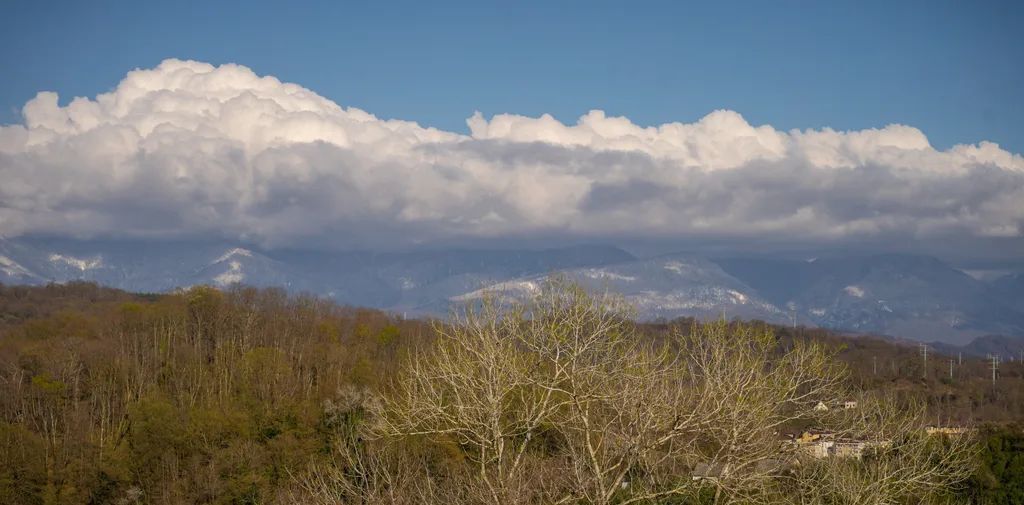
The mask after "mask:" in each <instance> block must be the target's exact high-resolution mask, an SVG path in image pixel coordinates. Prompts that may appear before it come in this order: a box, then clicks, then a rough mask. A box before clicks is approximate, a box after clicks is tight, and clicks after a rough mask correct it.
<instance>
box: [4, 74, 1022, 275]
mask: <svg viewBox="0 0 1024 505" xmlns="http://www.w3.org/2000/svg"><path fill="white" fill-rule="evenodd" d="M24 117H25V121H24V124H21V125H8V126H4V127H0V180H2V181H3V184H2V185H0V234H3V235H5V236H18V235H23V234H28V235H49V236H73V237H108V238H139V237H142V238H145V237H150V238H171V237H186V238H220V239H226V240H233V241H243V242H246V243H252V244H260V245H263V246H266V247H285V246H287V247H295V246H296V245H301V244H309V245H310V246H315V247H327V248H352V247H361V248H367V247H405V246H410V245H424V244H427V245H429V244H444V243H450V242H452V241H460V243H471V242H472V241H477V242H485V241H489V240H498V239H508V238H514V239H516V240H525V241H529V240H535V241H542V240H549V239H551V238H552V237H558V238H559V239H563V240H574V239H579V240H595V239H599V240H603V239H611V240H619V241H626V240H632V239H637V240H639V239H643V240H690V239H693V240H699V239H720V240H725V241H732V242H735V243H743V242H744V241H747V242H749V243H753V242H758V241H764V240H778V239H779V238H780V237H781V238H782V239H783V240H792V241H794V242H799V243H803V244H829V245H837V244H852V243H857V242H861V241H882V240H885V239H887V238H890V237H898V238H901V239H904V240H906V239H914V240H921V241H931V242H933V243H946V244H951V245H950V246H949V247H951V248H957V247H961V248H962V247H965V246H962V245H957V244H966V243H968V242H970V241H972V240H973V239H976V238H979V237H981V238H985V239H986V240H995V241H996V242H997V243H1000V244H1002V246H1001V247H1000V248H999V249H1000V250H996V248H994V247H993V248H992V250H990V251H979V252H978V253H979V254H981V255H985V254H992V255H998V254H1004V255H1006V254H1008V253H1006V251H1005V250H1006V248H1007V245H1008V247H1009V248H1010V249H1015V250H1020V247H1021V244H1022V243H1024V242H1022V240H1021V236H1022V231H1024V158H1022V157H1021V156H1020V155H1018V154H1014V153H1009V152H1006V151H1004V150H1002V149H1000V148H999V147H998V146H996V145H994V144H991V143H985V142H983V143H980V144H977V145H960V146H955V147H954V148H952V149H949V150H947V151H936V150H935V149H933V148H931V147H930V145H929V144H928V142H927V138H925V137H924V135H923V134H922V133H921V132H920V131H918V130H916V129H914V128H911V127H907V126H900V125H891V126H887V127H885V128H883V129H877V130H863V131H854V132H836V131H832V130H829V129H824V130H806V131H796V130H794V131H790V132H783V131H778V130H775V129H773V128H772V127H770V126H757V127H755V126H752V125H750V124H748V123H747V122H746V121H745V120H744V119H743V118H742V117H741V116H740V115H739V114H737V113H735V112H731V111H716V112H713V113H711V114H709V115H708V116H706V117H705V118H702V119H701V120H699V121H697V122H695V123H689V124H684V123H670V124H664V125H659V126H655V127H646V128H645V127H640V126H637V125H634V124H633V123H631V122H630V121H629V120H628V119H626V118H621V117H619V118H616V117H606V116H605V115H604V114H603V113H602V112H600V111H593V112H591V113H589V114H587V115H585V116H583V117H581V118H580V120H579V121H578V122H577V124H575V125H565V124H562V123H560V122H558V121H557V120H555V119H553V118H551V117H550V116H542V117H539V118H528V117H522V116H515V115H508V114H501V115H497V116H494V117H492V118H490V119H489V120H488V119H485V118H483V117H482V116H481V115H479V114H477V115H474V116H473V117H472V118H470V119H469V120H468V125H469V127H470V134H469V135H462V134H458V133H452V132H444V131H439V130H435V129H430V128H423V127H420V126H419V125H417V124H415V123H411V122H405V121H396V120H381V119H378V118H376V117H374V116H372V115H370V114H368V113H366V112H363V111H360V110H358V109H351V108H349V109H346V108H343V107H341V106H339V105H337V104H335V103H334V102H332V101H330V100H327V99H325V98H323V97H320V96H318V95H316V94H315V93H313V92H311V91H309V90H307V89H304V88H302V87H300V86H297V85H295V84H288V83H282V82H280V81H278V80H277V79H274V78H272V77H260V76H257V75H255V74H253V73H252V71H250V70H249V69H247V68H245V67H241V66H238V65H224V66H220V67H214V66H211V65H207V64H204V63H198V62H184V61H178V60H167V61H165V62H163V63H162V64H161V65H160V66H158V67H156V68H154V69H148V70H136V71H133V72H131V73H129V74H128V75H127V76H126V77H125V79H124V80H123V81H122V82H121V83H120V84H119V85H118V87H117V88H116V89H114V90H113V91H111V92H110V93H107V94H103V95H100V96H98V97H96V98H94V99H84V98H79V99H75V100H73V101H72V102H71V103H69V104H67V105H64V106H61V105H59V104H58V102H57V97H56V95H54V94H50V93H41V94H40V95H39V96H37V97H36V98H35V99H33V100H32V101H30V102H29V103H28V104H26V106H25V108H24ZM1009 254H1011V255H1012V254H1013V253H1009Z"/></svg>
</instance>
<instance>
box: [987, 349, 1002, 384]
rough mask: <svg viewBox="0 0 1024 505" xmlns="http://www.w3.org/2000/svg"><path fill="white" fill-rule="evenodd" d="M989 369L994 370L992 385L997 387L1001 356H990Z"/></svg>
mask: <svg viewBox="0 0 1024 505" xmlns="http://www.w3.org/2000/svg"><path fill="white" fill-rule="evenodd" d="M988 358H989V367H990V368H991V369H992V385H993V386H995V385H996V372H997V371H998V370H999V355H998V354H989V356H988Z"/></svg>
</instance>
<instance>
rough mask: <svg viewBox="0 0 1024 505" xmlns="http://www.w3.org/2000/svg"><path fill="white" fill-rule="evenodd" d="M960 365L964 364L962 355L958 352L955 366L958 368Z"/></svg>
mask: <svg viewBox="0 0 1024 505" xmlns="http://www.w3.org/2000/svg"><path fill="white" fill-rule="evenodd" d="M962 364H964V353H962V352H958V353H956V366H960V365H962Z"/></svg>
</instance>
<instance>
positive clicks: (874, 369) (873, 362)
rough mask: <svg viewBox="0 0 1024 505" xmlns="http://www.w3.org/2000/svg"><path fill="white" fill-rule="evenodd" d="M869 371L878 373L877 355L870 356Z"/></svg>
mask: <svg viewBox="0 0 1024 505" xmlns="http://www.w3.org/2000/svg"><path fill="white" fill-rule="evenodd" d="M871 373H873V374H875V375H878V356H872V357H871Z"/></svg>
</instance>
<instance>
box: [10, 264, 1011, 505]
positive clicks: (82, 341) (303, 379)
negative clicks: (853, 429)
mask: <svg viewBox="0 0 1024 505" xmlns="http://www.w3.org/2000/svg"><path fill="white" fill-rule="evenodd" d="M737 324H738V323H737ZM752 324H760V323H752ZM761 326H765V325H761ZM443 327H444V325H442V324H439V323H436V322H431V321H423V320H402V319H401V318H399V317H396V316H395V315H390V314H385V313H383V312H380V311H375V310H368V309H359V308H351V307H340V306H337V305H335V304H333V303H331V302H329V301H325V300H323V299H318V298H315V297H308V296H289V295H288V294H286V293H285V292H284V291H283V290H279V289H254V288H248V287H235V288H232V289H229V290H225V291H221V290H217V289H213V288H209V287H196V288H192V289H189V290H186V291H182V292H179V293H175V294H166V295H143V294H131V293H125V292H121V291H117V290H112V289H107V288H102V287H98V286H96V285H93V284H88V283H70V284H66V285H50V286H45V287H12V286H2V285H0V413H2V417H0V503H11V504H22V503H24V504H51V503H126V504H127V503H311V502H325V503H326V502H330V500H329V499H325V497H324V495H323V493H322V490H323V485H325V483H326V484H329V483H330V481H332V477H331V476H332V475H336V474H344V473H345V472H349V474H351V473H352V472H355V470H354V469H358V468H360V464H357V463H353V460H352V457H351V455H352V453H351V451H349V452H348V453H345V454H347V455H344V454H343V455H339V454H341V453H342V451H343V450H350V449H352V446H353V444H354V443H361V442H359V441H360V440H362V438H360V437H361V435H354V434H356V433H360V432H359V426H358V425H359V424H360V423H362V422H363V420H364V418H365V417H367V416H368V415H369V414H368V412H369V411H371V410H372V409H370V408H368V407H366V403H367V401H368V400H367V399H368V398H371V397H373V395H375V394H378V393H379V392H381V391H391V389H389V388H391V387H393V385H392V383H393V382H394V378H395V377H396V374H397V373H398V372H399V371H400V370H401V369H402V367H403V366H404V364H407V363H409V361H410V356H415V355H418V353H420V352H421V351H424V350H426V349H429V348H431V347H432V346H434V345H435V343H436V341H437V339H438V338H439V336H438V328H443ZM699 327H700V326H699V325H695V324H694V321H691V320H685V319H684V320H678V321H672V322H664V323H656V324H644V325H638V326H637V327H636V328H635V329H636V331H637V333H638V335H640V336H641V337H642V338H643V339H646V340H649V341H651V342H659V341H664V340H666V339H670V338H672V337H671V335H673V334H674V333H673V332H676V333H679V334H682V335H686V334H689V333H692V332H693V331H695V329H698V328H699ZM771 329H772V330H773V331H774V334H775V335H777V337H778V342H779V346H780V348H784V349H793V348H795V347H799V343H800V342H805V341H813V342H818V343H821V344H822V345H824V346H825V347H827V348H828V349H831V352H832V353H834V355H835V356H836V357H837V358H838V359H839V361H840V362H841V363H842V364H844V365H845V368H846V369H847V370H848V371H849V381H850V383H851V385H852V389H851V391H853V390H863V391H867V392H880V393H885V394H887V395H891V396H892V397H894V398H895V399H897V400H898V401H901V402H910V403H912V402H913V401H915V400H916V401H919V402H921V403H922V404H924V405H925V406H926V409H927V410H926V412H927V413H926V415H927V416H928V418H929V419H934V423H933V424H937V425H971V426H976V427H979V428H981V429H980V431H979V432H978V438H979V447H980V449H979V450H978V451H977V454H976V457H975V460H976V463H977V466H976V469H975V470H974V473H973V475H972V476H971V478H970V480H969V481H967V482H966V483H965V484H964V485H963V486H960V487H958V488H956V489H955V490H954V491H953V492H955V495H954V496H951V497H947V498H948V499H949V500H951V502H953V503H956V502H971V501H972V502H975V503H1024V432H1022V428H1021V425H1020V424H1019V422H1020V421H1021V420H1024V367H1022V364H1021V363H1019V362H1012V363H1002V364H1000V366H999V370H998V376H997V378H996V380H995V382H994V383H993V382H992V377H991V372H990V370H989V364H988V363H987V362H985V361H984V360H980V359H976V358H966V357H965V358H964V360H963V363H958V362H956V361H955V360H956V358H955V357H954V358H952V359H953V360H954V361H953V364H952V375H951V373H950V369H951V368H950V359H951V358H950V357H948V356H941V355H930V356H929V357H928V361H927V364H925V361H924V359H923V358H922V356H921V354H920V352H919V350H918V348H916V347H913V346H903V345H898V344H894V343H892V342H888V341H885V340H882V339H874V338H864V337H846V336H840V335H835V334H832V333H829V332H827V331H824V330H819V329H809V328H799V327H798V328H786V327H776V328H771ZM414 361H415V360H414ZM395 425H397V422H396V424H395ZM803 427H805V426H801V425H799V423H798V422H794V423H788V424H787V425H786V428H787V429H793V430H797V429H800V428H803ZM537 433H540V434H541V435H544V434H545V433H546V432H544V431H543V430H540V431H538V432H537ZM551 433H552V434H550V435H544V436H543V437H542V436H540V435H538V439H540V438H544V437H547V438H544V440H545V443H548V444H551V445H553V446H557V445H558V444H560V443H565V442H564V441H561V442H560V439H559V437H558V436H557V434H555V433H554V431H552V432H551ZM354 441H355V442H354ZM401 444H404V445H402V447H401V450H399V451H398V452H397V453H395V452H392V453H390V454H392V456H394V455H395V454H398V456H396V457H407V456H409V455H413V456H414V457H416V458H419V460H420V461H425V462H426V463H424V465H425V466H424V468H426V470H424V471H427V472H433V473H435V474H436V473H439V472H442V470H440V468H446V467H447V466H451V465H456V466H457V465H460V464H463V463H464V462H465V461H469V460H472V459H473V457H474V456H473V454H472V453H471V451H470V450H469V449H467V446H466V444H462V445H460V444H458V443H454V444H448V445H445V444H437V443H429V442H428V441H424V440H419V439H417V438H416V437H409V436H406V437H405V438H403V439H402V440H401ZM531 447H533V446H531ZM531 450H534V449H531ZM550 450H551V451H552V453H555V452H557V447H556V448H554V449H550ZM355 473H357V474H358V472H355ZM346 478H347V477H346ZM361 478H363V481H360V482H363V483H364V484H365V481H366V480H367V479H369V477H367V476H365V475H364V476H363V477H361ZM635 480H637V481H638V482H639V480H640V478H639V477H635ZM346 482H347V483H348V484H351V482H350V481H346ZM348 484H345V483H341V484H339V485H342V487H343V486H344V485H348ZM318 486H319V487H318ZM342 495H344V493H341V492H339V493H338V494H337V496H338V497H341V496H342ZM328 498H330V497H328ZM361 499H363V500H364V501H359V500H355V499H352V500H349V501H347V502H346V501H340V500H341V498H339V502H341V503H369V501H367V500H365V497H364V498H361ZM698 499H701V498H700V497H698ZM586 502H587V501H585V500H576V501H573V502H572V503H586ZM395 503H399V502H398V501H395ZM644 503H662V502H658V501H656V500H655V499H653V498H652V499H650V500H648V501H645V502H644ZM663 503H686V502H680V501H663ZM829 503H832V502H829ZM851 503H852V502H851ZM857 503H867V502H857Z"/></svg>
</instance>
